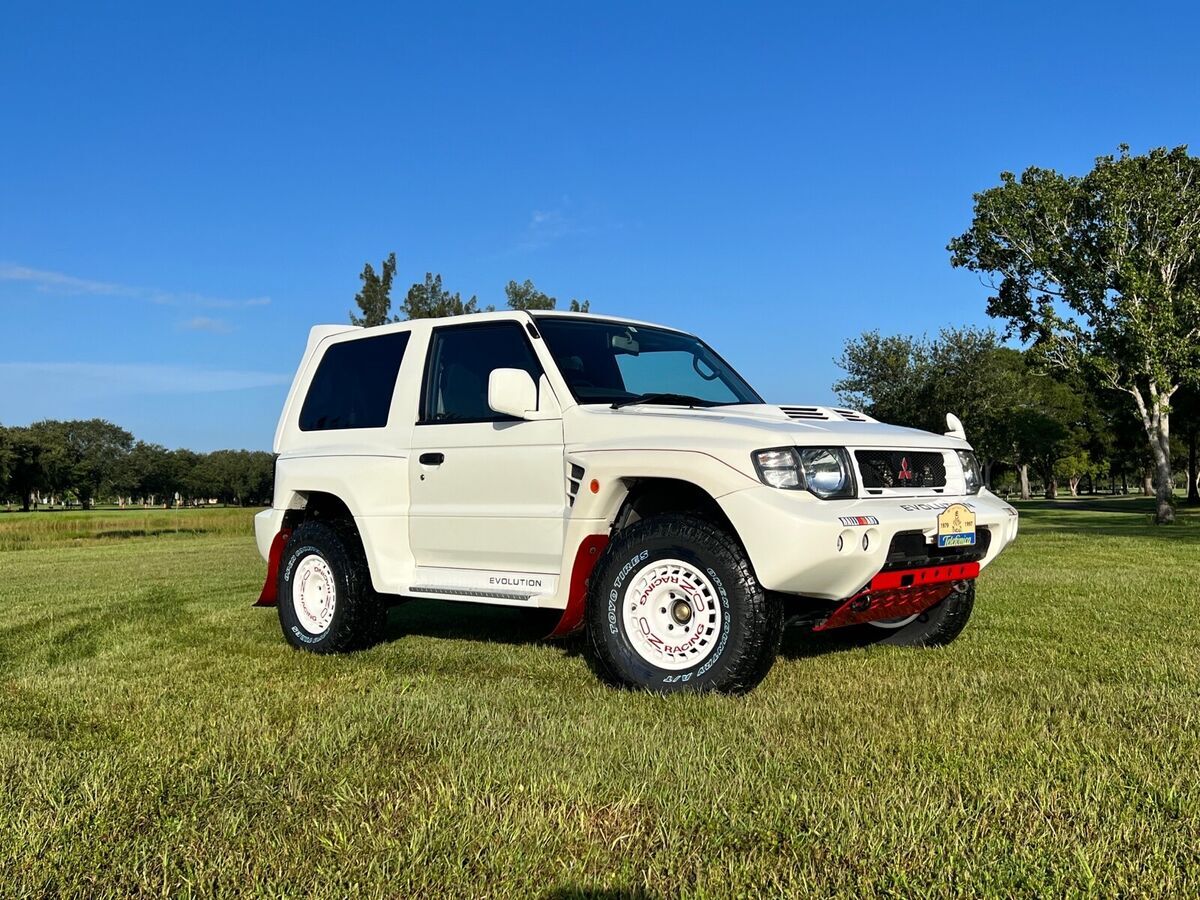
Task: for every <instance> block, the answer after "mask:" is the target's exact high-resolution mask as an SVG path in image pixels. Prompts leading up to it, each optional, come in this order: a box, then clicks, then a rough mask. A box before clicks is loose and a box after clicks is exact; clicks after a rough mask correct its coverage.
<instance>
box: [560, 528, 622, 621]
mask: <svg viewBox="0 0 1200 900" xmlns="http://www.w3.org/2000/svg"><path fill="white" fill-rule="evenodd" d="M607 546H608V535H607V534H589V535H588V536H587V537H585V538H584V539H583V540H582V541H581V542H580V544H579V549H578V550H577V551H576V552H575V565H573V566H572V567H571V591H570V593H569V594H567V608H566V609H564V610H563V614H562V618H561V619H559V620H558V624H557V625H555V626H554V630H553V631H551V632H550V633H549V634H548V635H546V637H552V638H556V637H563V636H564V635H568V634H570V633H571V632H572V631H575V630H576V629H577V628H578V627H579V626H580V625H582V624H583V611H584V609H585V607H586V605H587V583H588V579H589V578H591V577H592V569H594V568H595V567H596V561H597V560H598V559H600V554H601V552H603V550H604V548H605V547H607Z"/></svg>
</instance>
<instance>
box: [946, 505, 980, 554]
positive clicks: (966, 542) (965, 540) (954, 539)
mask: <svg viewBox="0 0 1200 900" xmlns="http://www.w3.org/2000/svg"><path fill="white" fill-rule="evenodd" d="M937 545H938V546H939V547H973V546H974V545H975V513H974V512H973V511H972V510H971V508H970V507H969V506H966V505H964V504H962V503H951V504H950V505H949V506H947V507H946V508H945V509H944V510H942V511H941V512H940V513H939V514H938V539H937Z"/></svg>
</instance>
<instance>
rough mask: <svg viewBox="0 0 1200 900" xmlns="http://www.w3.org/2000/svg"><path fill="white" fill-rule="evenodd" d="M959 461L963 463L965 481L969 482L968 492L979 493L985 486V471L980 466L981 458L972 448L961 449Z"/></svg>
mask: <svg viewBox="0 0 1200 900" xmlns="http://www.w3.org/2000/svg"><path fill="white" fill-rule="evenodd" d="M958 461H959V462H960V463H962V470H963V481H965V482H966V483H967V493H968V494H978V493H979V489H980V488H982V487H983V472H982V471H981V470H980V468H979V460H977V459H976V458H975V454H974V453H972V452H971V451H970V450H959V451H958Z"/></svg>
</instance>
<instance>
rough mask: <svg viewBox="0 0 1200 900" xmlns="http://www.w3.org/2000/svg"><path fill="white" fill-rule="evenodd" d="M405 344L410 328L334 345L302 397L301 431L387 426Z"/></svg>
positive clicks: (324, 357) (406, 343)
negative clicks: (305, 395) (306, 392)
mask: <svg viewBox="0 0 1200 900" xmlns="http://www.w3.org/2000/svg"><path fill="white" fill-rule="evenodd" d="M407 346H408V332H407V331H397V332H393V333H392V334H381V335H380V336H379V337H370V338H361V339H360V340H356V341H342V342H340V343H337V344H333V345H331V346H330V347H329V349H328V350H326V351H325V355H324V356H323V357H322V358H321V364H320V365H319V366H317V374H316V375H314V376H313V380H312V385H310V386H309V389H308V396H307V397H305V398H304V407H303V408H302V409H301V410H300V430H301V431H329V430H332V429H337V428H382V427H383V426H384V425H386V424H387V420H388V410H389V409H390V408H391V405H392V392H393V391H394V390H395V389H396V373H397V372H398V371H399V370H400V361H401V360H402V359H404V348H405V347H407Z"/></svg>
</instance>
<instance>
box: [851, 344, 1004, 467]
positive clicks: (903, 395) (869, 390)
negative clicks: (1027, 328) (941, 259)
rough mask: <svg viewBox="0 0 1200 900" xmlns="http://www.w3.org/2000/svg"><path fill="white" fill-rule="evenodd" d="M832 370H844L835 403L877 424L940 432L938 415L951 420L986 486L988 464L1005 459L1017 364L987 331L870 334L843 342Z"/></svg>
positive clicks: (942, 420) (942, 425)
mask: <svg viewBox="0 0 1200 900" xmlns="http://www.w3.org/2000/svg"><path fill="white" fill-rule="evenodd" d="M1005 354H1015V355H1016V357H1017V360H1018V363H1016V364H1014V363H1013V362H1012V361H1011V360H1010V358H1009V357H1008V356H1006V355H1005ZM838 365H840V366H841V367H842V368H843V369H845V370H846V377H845V378H843V379H841V380H840V381H838V382H837V383H836V384H835V385H834V390H835V391H837V392H838V396H839V400H840V401H841V402H842V403H845V404H846V405H848V406H854V407H858V408H862V409H864V410H866V411H867V412H868V413H870V414H871V415H872V416H874V417H875V418H877V419H881V420H883V421H886V422H891V423H894V424H897V425H907V426H909V427H912V428H920V429H923V430H925V431H934V432H940V431H944V430H945V428H946V413H948V412H953V413H955V414H956V415H958V416H959V417H960V418H961V419H962V420H963V424H964V426H965V427H966V428H967V434H968V437H969V438H970V440H971V443H972V445H973V446H974V447H975V450H976V452H977V453H978V454H979V457H980V460H981V461H982V463H983V467H984V476H985V479H986V481H987V482H988V484H990V483H991V477H992V468H993V466H994V464H995V463H996V462H998V461H1001V460H1004V459H1007V458H1008V455H1009V454H1008V450H1009V448H1010V447H1011V439H1010V437H1009V434H1008V424H1009V417H1010V413H1011V409H1012V407H1013V405H1014V404H1015V403H1016V402H1017V399H1018V397H1019V383H1020V377H1019V374H1018V371H1019V372H1020V374H1023V370H1024V365H1023V363H1022V362H1020V353H1018V352H1017V351H1014V350H1010V349H1008V348H1004V347H1001V346H1000V344H999V340H998V338H997V335H996V333H995V332H994V331H992V330H990V329H978V328H945V329H943V330H942V331H941V333H940V334H939V335H938V337H937V338H936V339H934V340H930V339H928V338H925V337H920V338H918V337H912V336H909V335H890V336H886V337H885V336H881V335H880V334H879V332H877V331H870V332H866V333H865V334H863V335H862V336H861V337H858V338H855V339H853V340H849V341H847V342H846V344H845V348H844V350H843V353H842V356H841V358H840V359H839V360H838Z"/></svg>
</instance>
